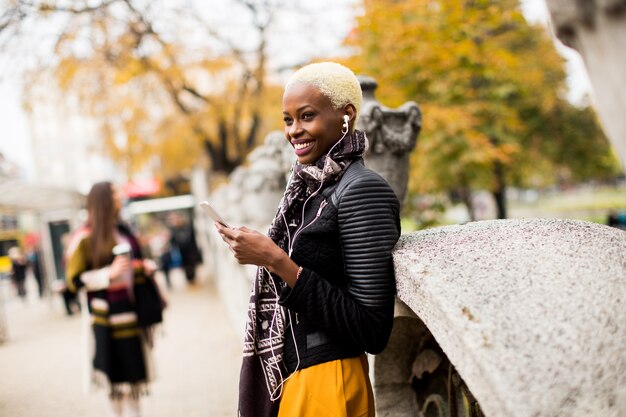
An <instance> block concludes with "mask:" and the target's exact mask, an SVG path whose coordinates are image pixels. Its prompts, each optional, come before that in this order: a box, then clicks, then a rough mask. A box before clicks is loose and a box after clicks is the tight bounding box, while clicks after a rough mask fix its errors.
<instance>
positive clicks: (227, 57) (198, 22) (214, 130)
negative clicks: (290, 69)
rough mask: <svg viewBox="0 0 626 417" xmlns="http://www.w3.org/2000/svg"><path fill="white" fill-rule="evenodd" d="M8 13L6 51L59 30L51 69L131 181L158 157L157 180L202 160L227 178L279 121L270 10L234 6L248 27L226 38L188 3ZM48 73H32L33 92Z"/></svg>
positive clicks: (64, 6)
mask: <svg viewBox="0 0 626 417" xmlns="http://www.w3.org/2000/svg"><path fill="white" fill-rule="evenodd" d="M5 3H6V2H5ZM8 5H9V7H7V8H6V10H5V11H4V12H3V14H2V17H1V18H0V41H1V42H2V46H4V47H6V46H7V44H10V43H13V44H14V43H15V42H16V40H18V39H23V38H20V37H19V36H18V35H20V33H21V34H22V35H28V34H29V33H30V34H32V33H35V34H37V30H36V27H37V25H38V27H45V28H54V29H55V30H54V35H53V36H54V42H53V48H54V50H53V53H52V54H48V55H49V58H48V59H47V62H46V66H47V67H52V68H53V69H54V75H55V81H56V83H57V84H58V85H59V86H60V87H61V89H62V90H63V91H66V92H67V93H68V94H74V95H76V96H78V97H79V99H80V101H81V103H82V108H83V111H84V112H85V113H86V114H88V115H89V116H91V117H93V118H94V119H95V120H97V121H98V122H99V123H100V126H101V132H102V137H103V138H104V140H105V143H106V148H107V149H108V150H109V154H110V155H111V157H112V158H113V159H114V160H116V161H122V162H125V164H124V165H125V166H126V167H127V169H128V172H129V175H132V173H134V172H137V171H138V170H140V169H141V168H142V167H144V166H145V164H146V163H147V161H148V160H149V159H150V158H154V156H155V155H158V156H160V161H159V164H160V172H161V173H162V174H163V175H164V176H171V175H174V174H176V173H178V172H180V171H181V170H184V169H187V168H189V167H191V166H192V165H193V163H194V161H196V160H197V158H198V155H199V154H201V153H203V152H204V153H205V154H206V155H207V156H208V160H209V161H210V164H211V169H212V170H213V171H220V172H224V173H228V172H231V171H232V170H233V169H234V168H235V167H237V166H238V165H239V164H241V163H242V161H243V160H244V158H245V156H246V155H247V153H248V152H249V151H250V150H251V149H252V148H253V147H254V146H255V145H256V144H257V141H258V138H259V136H260V134H261V132H263V131H267V130H269V129H270V128H272V127H274V126H275V123H276V122H273V120H278V118H277V117H276V116H275V114H280V112H279V111H278V109H277V108H276V107H277V106H278V105H279V103H280V101H279V99H278V97H279V96H278V94H279V93H278V91H277V89H276V87H273V86H271V85H269V84H268V74H267V59H268V57H267V55H268V53H267V31H268V28H269V27H270V25H271V23H272V17H273V10H274V9H273V8H274V7H275V5H274V3H272V2H269V1H255V0H234V1H233V2H230V6H229V7H230V9H228V10H227V12H228V13H230V16H239V17H241V19H243V23H242V22H239V24H240V25H242V28H244V27H245V30H241V31H239V32H238V31H237V27H236V25H237V24H238V23H237V22H236V21H232V22H230V23H231V27H230V28H228V30H223V29H224V27H223V26H222V27H219V21H217V23H216V20H213V21H211V19H210V18H211V16H209V17H208V18H205V17H203V15H202V14H201V13H199V11H198V10H194V9H193V3H190V2H186V3H185V4H184V5H182V6H180V7H179V8H167V7H166V5H165V2H145V1H139V0H101V1H98V2H87V1H73V2H67V1H24V0H17V1H10V2H8ZM222 6H223V4H222ZM217 8H219V7H218V5H215V6H214V7H213V8H211V10H212V11H216V13H217ZM223 13H226V11H224V12H223ZM244 25H245V26H244ZM243 32H245V34H246V35H245V36H244V34H243ZM46 35H47V36H49V34H46ZM48 73H49V72H47V71H42V70H41V68H35V69H34V70H32V71H31V72H30V74H31V76H30V80H29V82H28V83H26V86H27V88H28V87H29V86H32V85H36V84H37V83H38V82H40V81H41V80H40V79H39V78H40V76H41V75H45V74H48ZM270 112H272V113H273V114H274V116H273V117H272V118H269V117H268V114H269V113H270Z"/></svg>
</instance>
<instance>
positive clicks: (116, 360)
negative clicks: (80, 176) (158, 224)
mask: <svg viewBox="0 0 626 417" xmlns="http://www.w3.org/2000/svg"><path fill="white" fill-rule="evenodd" d="M120 208H121V200H120V196H119V193H118V192H117V190H116V189H115V188H114V187H113V186H112V184H111V183H110V182H100V183H97V184H95V185H94V186H93V187H92V188H91V191H90V192H89V195H88V196H87V211H88V219H87V222H86V224H85V225H84V226H83V227H82V228H81V229H79V230H78V231H77V232H76V233H75V234H74V236H73V238H72V241H71V242H70V243H69V245H68V248H67V271H66V277H67V286H68V289H69V290H70V291H72V292H76V291H77V290H79V289H80V288H83V287H84V288H85V289H86V290H87V300H88V301H87V302H88V308H89V312H90V314H91V322H92V330H93V336H94V339H93V341H94V347H95V352H94V356H93V362H92V365H93V378H92V381H93V382H95V383H96V384H97V385H103V384H104V385H107V386H108V389H109V399H110V405H111V408H110V411H111V415H112V416H122V415H124V416H126V417H131V416H132V417H136V416H139V415H140V407H139V398H140V396H141V395H144V394H146V393H147V384H148V382H149V381H150V379H151V369H150V348H151V347H152V332H151V330H152V328H153V325H154V324H156V323H158V322H160V321H161V317H160V311H159V312H158V314H159V316H158V317H146V314H145V311H144V310H142V306H146V300H147V298H148V296H150V295H151V294H152V293H151V292H150V291H146V290H147V289H150V288H156V287H155V286H154V281H153V278H152V274H153V273H154V269H155V267H154V265H153V264H151V263H150V262H147V261H146V260H144V258H143V257H142V254H141V250H140V248H139V242H138V241H137V238H136V237H135V236H134V235H133V233H132V232H131V231H130V229H129V228H128V227H127V226H126V225H124V224H122V223H121V222H120V219H119V212H120ZM124 247H126V250H124ZM114 250H115V251H116V252H115V254H114ZM152 296H154V294H152ZM156 296H157V297H158V296H159V295H158V294H156ZM157 302H159V303H162V300H161V299H159V300H157Z"/></svg>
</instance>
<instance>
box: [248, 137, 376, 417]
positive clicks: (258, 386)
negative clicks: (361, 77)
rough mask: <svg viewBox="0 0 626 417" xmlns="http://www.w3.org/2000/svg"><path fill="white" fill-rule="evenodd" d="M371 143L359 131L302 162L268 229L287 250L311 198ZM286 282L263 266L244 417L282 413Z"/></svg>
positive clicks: (254, 302)
mask: <svg viewBox="0 0 626 417" xmlns="http://www.w3.org/2000/svg"><path fill="white" fill-rule="evenodd" d="M366 146H367V139H366V137H365V133H363V132H361V131H359V130H355V131H354V133H352V134H349V135H346V136H344V137H343V138H342V139H341V140H340V141H339V142H337V143H336V144H335V145H334V146H333V147H332V148H331V149H330V151H329V152H328V153H327V154H326V155H324V156H322V157H321V158H320V159H319V160H318V161H317V162H316V163H315V164H312V165H301V164H296V166H295V167H294V170H293V173H292V175H291V179H290V181H289V183H288V184H287V188H286V189H285V193H284V194H283V198H282V199H281V201H280V205H279V207H278V213H277V214H276V216H275V217H274V220H273V221H272V224H271V225H270V229H269V231H268V236H269V237H270V238H271V239H272V240H273V241H274V242H275V243H276V244H277V245H278V246H279V247H280V248H281V249H283V250H284V251H285V252H287V253H289V250H290V248H289V236H292V238H293V239H295V238H296V233H297V231H298V230H299V229H301V227H300V226H301V225H300V223H301V222H302V211H303V209H304V205H305V202H306V201H307V199H308V198H310V197H312V196H313V195H314V194H315V195H316V194H318V193H319V192H321V191H322V190H323V189H324V188H326V187H328V186H330V185H332V184H335V183H337V182H338V181H339V179H340V178H341V176H342V175H343V173H344V172H345V170H346V168H347V167H348V166H349V165H350V164H351V163H352V162H353V161H355V160H356V159H359V158H360V157H362V155H363V153H364V152H365V149H366ZM305 227H306V226H305ZM288 230H289V233H288ZM291 247H293V242H291ZM283 286H284V283H283V281H282V280H281V279H280V278H279V277H277V276H274V275H271V274H270V273H269V272H268V271H267V270H266V269H265V268H261V267H259V268H258V269H257V273H256V277H255V280H254V285H253V287H252V293H251V295H250V303H249V304H248V320H247V323H246V334H245V340H244V349H243V363H242V365H241V375H240V381H239V416H241V417H273V416H276V415H277V414H278V405H279V401H277V400H278V399H279V398H280V393H281V392H282V383H283V375H282V372H281V369H282V360H283V346H284V338H285V337H284V336H285V317H286V315H285V311H284V309H283V308H282V307H280V306H279V305H278V299H279V297H280V291H281V289H282V288H283Z"/></svg>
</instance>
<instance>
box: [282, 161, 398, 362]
mask: <svg viewBox="0 0 626 417" xmlns="http://www.w3.org/2000/svg"><path fill="white" fill-rule="evenodd" d="M399 209H400V204H399V202H398V199H397V197H396V195H395V194H394V192H393V190H392V189H391V187H390V186H389V184H388V183H387V182H386V181H385V180H384V179H383V178H382V177H381V176H379V175H378V174H376V173H375V172H373V171H371V170H369V169H367V168H365V166H364V165H363V161H362V160H359V161H355V162H354V163H352V164H351V165H350V166H349V167H348V168H347V170H346V172H345V173H344V175H343V176H342V178H341V179H340V181H339V182H338V183H337V184H335V185H333V186H331V187H328V188H326V189H324V191H323V192H322V193H320V195H318V196H316V197H313V198H311V200H310V201H309V202H308V204H307V206H306V208H305V214H304V216H305V222H304V224H305V225H307V224H309V223H310V222H311V221H313V223H312V224H310V225H309V226H307V227H305V228H303V229H302V232H301V233H300V234H299V236H298V237H297V238H296V241H295V244H294V248H293V252H292V254H291V258H292V259H293V260H294V262H296V263H297V264H298V265H300V266H302V267H303V270H302V272H301V274H300V277H299V279H298V281H297V282H296V285H295V286H294V287H293V288H289V287H285V288H284V289H283V290H282V293H281V297H280V300H279V303H280V304H281V305H283V306H284V307H286V308H287V309H288V317H287V319H286V320H287V329H286V332H285V348H284V361H283V363H284V366H285V368H286V371H287V372H292V371H293V370H295V369H296V367H297V368H298V369H303V368H307V367H309V366H313V365H317V364H319V363H323V362H328V361H332V360H335V359H344V358H350V357H355V356H359V355H360V354H362V353H363V352H368V353H372V354H376V353H380V352H381V351H382V350H383V349H384V348H385V346H386V345H387V342H388V340H389V335H390V333H391V327H392V324H393V308H394V297H395V279H394V274H393V264H392V258H391V250H392V249H393V247H394V245H395V244H396V242H397V241H398V238H399V236H400V218H399ZM290 324H291V326H293V329H292V328H290V327H289V325H290ZM292 330H293V333H292ZM294 338H295V342H294ZM296 350H297V351H296Z"/></svg>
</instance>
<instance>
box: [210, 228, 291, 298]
mask: <svg viewBox="0 0 626 417" xmlns="http://www.w3.org/2000/svg"><path fill="white" fill-rule="evenodd" d="M215 227H216V228H217V231H218V233H219V234H220V236H222V239H223V240H224V242H226V244H227V245H228V247H229V248H230V251H231V252H232V253H233V254H234V255H235V258H236V259H237V262H239V263H240V264H242V265H247V264H250V265H257V266H264V267H266V268H267V269H268V270H269V271H270V272H272V273H275V274H277V275H278V276H279V277H280V278H281V279H282V280H283V281H285V282H286V283H287V285H289V286H290V287H293V286H294V285H295V282H296V275H297V273H298V265H296V263H295V262H294V261H292V260H291V258H289V255H287V253H286V252H285V251H284V250H282V249H281V248H279V247H278V245H276V243H274V241H273V240H272V239H270V238H269V237H267V236H265V235H263V234H261V233H259V232H257V231H255V230H250V229H248V228H247V227H245V226H242V227H238V228H236V229H231V228H228V227H225V226H224V225H222V224H220V223H217V222H216V223H215Z"/></svg>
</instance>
